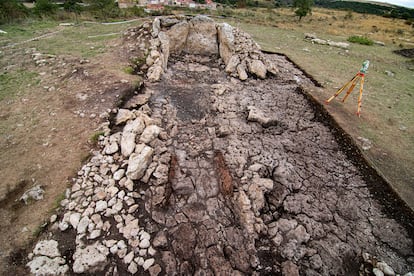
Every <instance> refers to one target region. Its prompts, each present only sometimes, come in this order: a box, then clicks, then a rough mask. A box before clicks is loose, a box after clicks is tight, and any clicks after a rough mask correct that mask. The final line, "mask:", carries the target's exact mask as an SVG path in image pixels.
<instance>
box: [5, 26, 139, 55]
mask: <svg viewBox="0 0 414 276" xmlns="http://www.w3.org/2000/svg"><path fill="white" fill-rule="evenodd" d="M59 23H60V22H57V21H52V20H37V21H36V20H30V21H27V22H25V23H23V24H19V25H16V24H9V25H4V26H2V30H4V31H6V32H7V34H4V35H1V36H0V47H2V46H3V47H4V46H6V45H10V44H13V43H17V44H18V45H17V46H15V47H18V48H23V47H24V48H36V49H37V50H38V51H40V52H42V53H47V54H53V55H73V56H78V57H82V58H90V57H94V56H96V55H99V54H101V53H103V52H105V51H106V49H107V48H108V42H109V41H111V40H113V39H116V38H119V37H121V33H122V31H124V30H125V29H126V28H128V27H131V26H136V25H139V24H140V22H139V21H136V22H130V23H125V24H115V25H103V24H100V23H96V22H85V23H80V24H79V25H75V26H59ZM52 32H57V33H55V34H53V35H51V36H49V37H45V38H42V39H39V40H36V41H29V42H26V41H27V40H29V39H31V38H34V37H38V36H42V35H45V34H48V33H52ZM19 43H20V44H19Z"/></svg>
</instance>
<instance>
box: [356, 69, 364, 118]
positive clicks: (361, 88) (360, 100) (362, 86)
mask: <svg viewBox="0 0 414 276" xmlns="http://www.w3.org/2000/svg"><path fill="white" fill-rule="evenodd" d="M362 90H364V76H362V77H361V87H360V88H359V97H358V111H357V115H358V117H361V104H362Z"/></svg>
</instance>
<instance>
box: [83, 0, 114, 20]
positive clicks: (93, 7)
mask: <svg viewBox="0 0 414 276" xmlns="http://www.w3.org/2000/svg"><path fill="white" fill-rule="evenodd" d="M86 2H87V3H89V7H88V10H89V11H90V12H91V13H92V14H94V15H95V17H96V18H99V19H104V20H107V19H108V18H117V17H119V16H120V15H121V10H120V9H119V7H118V5H117V4H116V3H115V1H114V0H87V1H86Z"/></svg>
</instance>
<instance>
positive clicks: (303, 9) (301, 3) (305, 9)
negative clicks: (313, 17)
mask: <svg viewBox="0 0 414 276" xmlns="http://www.w3.org/2000/svg"><path fill="white" fill-rule="evenodd" d="M312 6H313V0H294V1H293V7H295V8H297V9H296V10H295V14H296V15H297V16H299V21H300V20H301V19H302V17H304V16H306V15H308V13H311V12H312Z"/></svg>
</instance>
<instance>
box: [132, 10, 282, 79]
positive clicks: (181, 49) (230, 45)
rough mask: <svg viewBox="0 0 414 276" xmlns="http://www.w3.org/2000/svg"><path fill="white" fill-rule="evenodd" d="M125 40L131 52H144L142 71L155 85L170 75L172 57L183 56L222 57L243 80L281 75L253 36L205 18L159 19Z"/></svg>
mask: <svg viewBox="0 0 414 276" xmlns="http://www.w3.org/2000/svg"><path fill="white" fill-rule="evenodd" d="M125 36H126V40H127V41H128V42H129V43H130V44H128V47H127V51H128V50H130V51H134V50H133V49H135V50H136V49H138V48H139V49H140V50H141V52H143V53H141V54H139V56H141V57H145V63H144V64H142V66H141V68H140V69H145V70H147V75H146V76H147V78H148V80H149V81H152V82H156V81H159V80H160V79H161V77H162V76H163V74H164V73H165V72H166V70H167V65H168V60H169V58H170V56H171V55H179V54H181V53H186V54H197V55H203V56H217V57H220V58H221V60H222V61H223V62H224V65H225V66H226V69H225V70H226V72H227V73H229V74H230V75H232V76H235V77H238V78H239V79H241V80H246V79H247V78H248V77H249V75H253V76H256V77H258V78H262V79H264V78H266V76H267V74H268V73H269V74H272V75H276V74H277V73H278V70H277V68H276V67H275V66H274V65H273V64H271V63H269V62H267V60H266V58H265V56H264V55H263V53H262V52H261V50H260V46H259V45H258V44H257V43H256V42H254V41H253V40H252V38H251V37H250V35H248V34H247V33H244V32H242V31H241V30H239V29H237V28H234V27H232V26H231V25H229V24H227V23H216V22H214V20H213V19H211V18H209V17H207V16H203V15H198V16H195V17H185V16H173V17H161V18H156V19H154V21H153V22H152V24H148V23H145V24H143V25H142V26H141V27H139V28H133V29H129V30H128V31H127V32H126V33H125ZM138 38H139V39H140V40H137V39H138ZM141 40H144V41H147V43H148V44H149V49H148V50H146V49H145V47H140V46H141V45H140V46H138V43H141V42H140V41H141ZM137 46H138V47H137ZM135 54H136V55H138V54H137V53H135ZM137 59H139V58H137V57H132V58H131V60H137Z"/></svg>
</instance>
